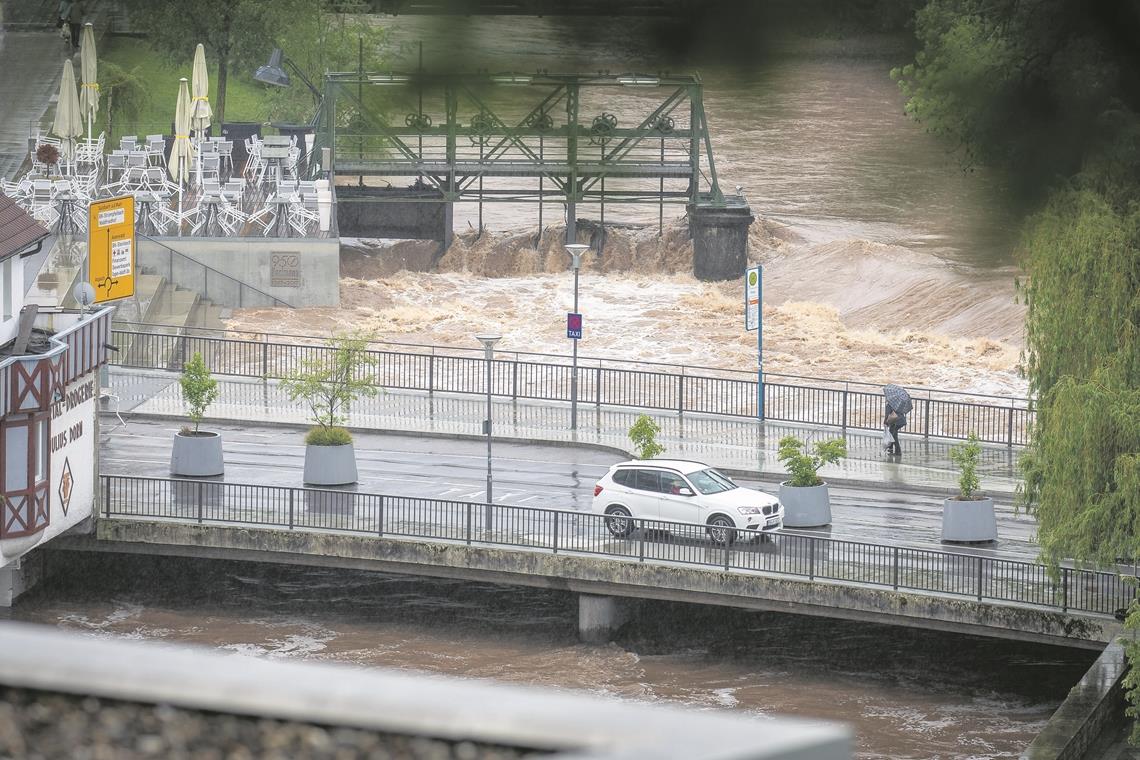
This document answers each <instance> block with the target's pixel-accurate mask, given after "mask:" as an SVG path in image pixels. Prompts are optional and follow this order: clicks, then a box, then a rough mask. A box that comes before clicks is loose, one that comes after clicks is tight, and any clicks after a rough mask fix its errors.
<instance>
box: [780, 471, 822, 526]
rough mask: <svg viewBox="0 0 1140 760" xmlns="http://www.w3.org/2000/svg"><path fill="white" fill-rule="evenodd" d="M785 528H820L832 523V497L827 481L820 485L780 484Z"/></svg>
mask: <svg viewBox="0 0 1140 760" xmlns="http://www.w3.org/2000/svg"><path fill="white" fill-rule="evenodd" d="M780 503H781V504H783V505H784V527H785V528H818V527H820V526H822V525H830V524H831V497H830V495H829V494H828V492H827V483H824V484H823V485H818V486H790V485H788V484H787V482H784V483H781V484H780Z"/></svg>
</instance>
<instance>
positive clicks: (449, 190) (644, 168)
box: [317, 72, 724, 213]
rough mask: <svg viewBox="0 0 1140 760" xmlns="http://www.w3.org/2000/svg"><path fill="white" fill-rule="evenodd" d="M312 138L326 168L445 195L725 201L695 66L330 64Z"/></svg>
mask: <svg viewBox="0 0 1140 760" xmlns="http://www.w3.org/2000/svg"><path fill="white" fill-rule="evenodd" d="M396 88H402V90H398V89H396ZM501 88H509V91H507V90H505V89H501ZM397 96H398V97H397ZM400 98H402V99H403V102H404V103H405V107H404V109H403V110H408V107H407V103H409V102H412V103H413V105H412V106H411V108H410V110H408V113H406V115H403V116H400V117H395V116H391V114H393V112H394V110H395V109H394V108H393V105H392V102H391V101H393V100H398V99H400ZM583 102H589V103H591V104H593V105H592V106H591V109H592V110H591V111H590V112H585V107H584V106H583ZM599 104H601V105H602V108H601V109H599V108H598V105H599ZM607 108H608V109H612V110H606V109H607ZM614 111H618V112H620V113H622V114H623V116H622V117H621V120H619V117H618V116H616V115H615V114H614V113H613V112H614ZM398 112H399V113H402V110H401V111H398ZM631 114H632V115H631ZM622 120H624V121H628V122H629V123H628V124H624V123H622ZM317 139H318V147H320V148H331V151H330V152H329V153H328V154H326V155H325V156H324V159H323V160H324V161H325V162H331V166H324V167H322V168H324V169H332V170H334V171H335V173H336V174H337V175H340V176H344V175H359V176H361V177H365V176H372V177H386V178H411V177H415V178H417V180H416V182H415V183H414V184H415V186H416V187H418V188H434V189H435V190H437V191H438V193H439V196H438V197H439V199H440V200H441V201H479V202H480V203H484V202H496V201H500V202H505V201H509V202H520V201H523V202H527V201H530V202H537V203H542V202H554V203H566V204H577V203H601V204H603V209H604V204H606V203H655V204H665V203H696V202H700V203H702V204H709V205H722V204H723V203H724V197H723V195H722V194H721V191H720V187H719V185H718V184H717V176H716V167H715V164H714V161H713V152H712V145H711V143H710V141H709V133H708V122H707V120H706V118H705V111H704V106H703V100H702V85H701V80H700V78H699V77H698V76H695V75H694V76H647V75H641V74H626V75H610V74H608V73H607V74H597V75H582V74H568V75H551V74H547V73H545V72H542V73H538V74H519V73H505V74H477V75H434V74H426V73H411V74H398V73H390V72H363V73H361V72H348V73H332V74H327V75H326V76H325V79H324V98H323V104H322V112H321V114H320V118H319V120H318V137H317ZM318 155H319V153H318ZM607 180H608V181H609V183H610V186H609V188H608V189H607V187H606V183H607ZM421 199H422V196H421ZM393 200H399V198H398V196H394V197H393ZM603 213H604V211H603Z"/></svg>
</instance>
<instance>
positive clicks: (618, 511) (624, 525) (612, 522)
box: [606, 507, 633, 538]
mask: <svg viewBox="0 0 1140 760" xmlns="http://www.w3.org/2000/svg"><path fill="white" fill-rule="evenodd" d="M606 529H607V530H609V532H610V533H611V534H613V536H614V538H626V537H628V536H629V534H630V533H633V515H631V514H630V512H629V510H628V509H626V508H625V507H606Z"/></svg>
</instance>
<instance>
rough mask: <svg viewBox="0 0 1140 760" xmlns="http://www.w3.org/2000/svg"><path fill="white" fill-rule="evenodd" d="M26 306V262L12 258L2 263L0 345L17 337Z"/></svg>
mask: <svg viewBox="0 0 1140 760" xmlns="http://www.w3.org/2000/svg"><path fill="white" fill-rule="evenodd" d="M23 306H24V260H23V258H21V257H20V256H12V257H10V258H8V259H7V260H5V261H3V262H0V345H2V344H4V343H7V342H8V341H10V340H12V339H13V338H15V337H16V327H17V326H18V324H19V321H20V309H21V308H23Z"/></svg>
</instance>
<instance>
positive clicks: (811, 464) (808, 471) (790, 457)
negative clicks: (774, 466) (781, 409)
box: [776, 435, 847, 487]
mask: <svg viewBox="0 0 1140 760" xmlns="http://www.w3.org/2000/svg"><path fill="white" fill-rule="evenodd" d="M812 448H813V449H814V450H815V453H814V454H809V453H808V452H807V444H806V443H804V442H803V441H801V440H800V439H799V438H796V437H795V436H794V435H787V436H784V437H783V438H781V439H780V445H779V448H778V449H777V451H776V458H777V459H779V460H780V462H782V463H783V465H784V467H785V469H787V471H788V474H790V475H791V478H789V479H788V485H790V486H799V487H806V486H818V485H821V484H822V483H823V481H822V480H821V479H820V477H819V475H817V474H816V473H818V472H819V468H821V467H823V466H824V465H825V464H835V463H836V462H838V461H839V460H840V459H842V458H843V457H845V456H847V441H846V440H845V439H843V438H832V439H830V440H827V441H816V442H815V443H814V444H813V446H812Z"/></svg>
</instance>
